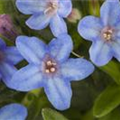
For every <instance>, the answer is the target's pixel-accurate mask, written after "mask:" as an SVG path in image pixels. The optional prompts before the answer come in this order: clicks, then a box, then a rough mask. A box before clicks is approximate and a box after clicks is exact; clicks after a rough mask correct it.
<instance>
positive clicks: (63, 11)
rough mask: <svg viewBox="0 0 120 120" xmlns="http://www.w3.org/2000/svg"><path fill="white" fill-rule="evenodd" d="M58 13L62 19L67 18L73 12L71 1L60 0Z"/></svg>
mask: <svg viewBox="0 0 120 120" xmlns="http://www.w3.org/2000/svg"><path fill="white" fill-rule="evenodd" d="M59 6H60V7H59V9H58V13H59V15H60V16H61V17H65V18H66V17H67V16H68V15H69V14H70V13H71V11H72V2H71V0H60V2H59Z"/></svg>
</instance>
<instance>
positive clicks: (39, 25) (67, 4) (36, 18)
mask: <svg viewBox="0 0 120 120" xmlns="http://www.w3.org/2000/svg"><path fill="white" fill-rule="evenodd" d="M16 6H17V8H18V9H19V11H21V12H22V13H24V14H26V15H32V16H31V17H30V18H29V19H28V20H27V21H26V24H27V25H28V26H29V27H30V28H31V29H35V30H41V29H44V28H46V27H47V26H48V24H50V28H51V31H52V33H53V34H54V36H58V35H60V34H62V33H67V27H66V23H65V22H64V20H63V18H66V17H67V16H68V15H69V14H70V13H71V11H72V3H71V0H17V2H16Z"/></svg>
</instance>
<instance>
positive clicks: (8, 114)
mask: <svg viewBox="0 0 120 120" xmlns="http://www.w3.org/2000/svg"><path fill="white" fill-rule="evenodd" d="M26 117H27V109H26V108H25V107H24V106H22V105H20V104H16V103H14V104H9V105H6V106H4V107H2V108H1V109H0V120H25V118H26Z"/></svg>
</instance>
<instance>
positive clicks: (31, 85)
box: [9, 35, 94, 110]
mask: <svg viewBox="0 0 120 120" xmlns="http://www.w3.org/2000/svg"><path fill="white" fill-rule="evenodd" d="M16 45H17V48H18V50H19V51H20V53H21V54H22V55H23V57H24V58H25V59H26V60H27V61H28V63H29V64H28V65H27V66H26V67H24V68H22V69H20V70H19V71H18V72H17V73H16V74H15V75H14V76H13V78H12V80H11V81H9V82H10V83H9V87H11V88H13V89H16V90H20V91H30V90H32V89H36V88H40V87H44V90H45V93H46V94H47V97H48V99H49V101H50V102H51V103H52V105H53V106H54V107H55V108H57V109H59V110H64V109H67V108H69V106H70V101H71V96H72V91H71V86H70V81H71V80H75V81H78V80H81V79H84V78H86V77H87V76H89V75H90V74H91V73H92V72H93V70H94V66H93V65H92V64H91V63H90V62H88V61H87V60H85V59H83V58H77V59H73V58H70V59H68V57H69V55H70V52H71V51H72V49H73V43H72V40H71V37H70V36H69V35H60V36H59V37H58V38H54V39H53V40H52V41H51V42H50V43H49V44H48V46H47V45H46V44H45V43H43V42H42V41H41V40H39V39H38V38H36V37H26V36H19V37H18V38H17V40H16Z"/></svg>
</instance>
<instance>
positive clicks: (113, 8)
mask: <svg viewBox="0 0 120 120" xmlns="http://www.w3.org/2000/svg"><path fill="white" fill-rule="evenodd" d="M101 20H102V21H103V23H104V25H105V26H114V25H116V24H117V22H118V21H119V22H120V2H119V0H107V1H106V2H104V4H103V5H102V7H101Z"/></svg>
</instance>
